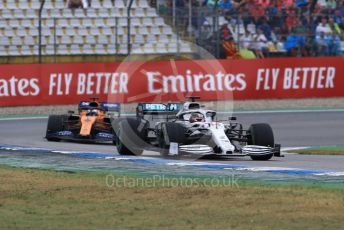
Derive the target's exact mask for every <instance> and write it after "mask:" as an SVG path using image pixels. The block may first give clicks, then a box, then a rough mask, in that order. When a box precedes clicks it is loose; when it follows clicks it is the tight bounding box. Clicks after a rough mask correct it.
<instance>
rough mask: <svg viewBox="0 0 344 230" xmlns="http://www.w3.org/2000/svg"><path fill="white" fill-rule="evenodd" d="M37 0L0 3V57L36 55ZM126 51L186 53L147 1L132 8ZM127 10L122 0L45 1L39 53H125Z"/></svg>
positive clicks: (188, 49)
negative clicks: (78, 4)
mask: <svg viewBox="0 0 344 230" xmlns="http://www.w3.org/2000/svg"><path fill="white" fill-rule="evenodd" d="M39 8H40V1H38V0H2V1H0V21H1V23H0V56H2V57H8V56H34V55H37V54H38V52H39V26H38V25H39ZM130 13H131V30H130V31H131V35H130V36H131V53H132V54H170V53H176V52H181V53H191V52H192V50H191V47H190V45H188V44H187V43H185V42H183V41H179V39H178V38H177V35H176V34H175V33H174V31H173V30H172V28H171V26H169V25H168V24H166V23H165V21H164V19H163V18H162V17H160V16H159V15H158V14H157V10H156V8H153V7H151V6H150V5H149V4H148V0H136V1H134V4H133V6H132V9H131V12H130ZM127 32H128V24H127V6H126V1H123V0H115V1H111V0H92V5H91V6H90V7H88V8H86V9H70V8H68V7H67V2H66V1H64V0H46V1H45V5H44V8H43V11H42V43H41V44H42V55H44V56H49V55H127V52H128V47H127Z"/></svg>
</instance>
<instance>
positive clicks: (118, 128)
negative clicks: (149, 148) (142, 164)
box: [113, 118, 149, 155]
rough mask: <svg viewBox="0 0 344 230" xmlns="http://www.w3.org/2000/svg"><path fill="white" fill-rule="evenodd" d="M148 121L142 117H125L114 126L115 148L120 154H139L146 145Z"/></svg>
mask: <svg viewBox="0 0 344 230" xmlns="http://www.w3.org/2000/svg"><path fill="white" fill-rule="evenodd" d="M148 125H149V124H148V122H146V121H144V120H142V119H136V118H127V119H123V120H121V121H119V123H116V124H115V125H113V126H114V130H115V132H116V140H115V143H116V148H117V151H118V153H119V154H120V155H141V154H142V152H143V150H144V147H145V145H146V142H145V138H146V136H147V135H146V133H147V128H148Z"/></svg>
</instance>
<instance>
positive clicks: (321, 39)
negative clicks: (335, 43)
mask: <svg viewBox="0 0 344 230" xmlns="http://www.w3.org/2000/svg"><path fill="white" fill-rule="evenodd" d="M329 41H330V38H329V36H328V35H327V34H325V32H324V31H321V32H320V33H319V35H317V36H316V37H315V43H316V44H317V47H318V51H317V53H318V55H321V56H326V55H328V54H329V47H328V45H329Z"/></svg>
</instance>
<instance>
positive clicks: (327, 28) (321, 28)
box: [315, 17, 332, 37]
mask: <svg viewBox="0 0 344 230" xmlns="http://www.w3.org/2000/svg"><path fill="white" fill-rule="evenodd" d="M315 32H316V34H317V35H320V34H321V33H322V32H323V33H324V34H323V35H322V36H321V37H324V36H325V34H329V33H332V30H331V28H330V26H329V24H328V23H327V18H326V17H322V18H321V22H320V23H319V24H318V26H317V27H316V29H315Z"/></svg>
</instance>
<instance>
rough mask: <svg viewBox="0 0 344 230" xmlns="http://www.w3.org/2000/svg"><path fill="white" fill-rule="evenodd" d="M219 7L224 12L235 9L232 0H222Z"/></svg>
mask: <svg viewBox="0 0 344 230" xmlns="http://www.w3.org/2000/svg"><path fill="white" fill-rule="evenodd" d="M219 8H220V10H221V11H222V12H223V13H226V12H229V11H231V10H232V9H233V4H232V1H231V0H221V1H220V2H219Z"/></svg>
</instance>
